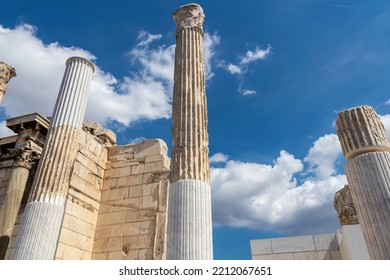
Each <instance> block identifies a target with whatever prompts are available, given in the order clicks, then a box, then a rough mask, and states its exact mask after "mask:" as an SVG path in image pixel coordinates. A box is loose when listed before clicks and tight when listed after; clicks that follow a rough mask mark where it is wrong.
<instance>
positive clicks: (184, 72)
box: [167, 4, 213, 260]
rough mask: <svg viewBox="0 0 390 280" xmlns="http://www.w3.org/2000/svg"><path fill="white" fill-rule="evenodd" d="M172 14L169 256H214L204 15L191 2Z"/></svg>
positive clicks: (181, 257)
mask: <svg viewBox="0 0 390 280" xmlns="http://www.w3.org/2000/svg"><path fill="white" fill-rule="evenodd" d="M173 17H174V20H175V22H176V52H175V71H174V89H173V109H172V138H173V147H172V159H171V177H170V180H171V182H172V183H171V186H170V192H169V208H168V244H167V258H168V259H187V260H189V259H212V257H213V253H212V226H211V225H212V223H211V198H210V185H209V181H210V165H209V159H208V133H207V103H206V89H205V69H204V55H203V29H202V26H203V21H204V13H203V10H202V8H201V7H200V6H199V5H197V4H189V5H185V6H182V7H180V8H179V9H178V10H177V11H176V12H175V13H174V14H173Z"/></svg>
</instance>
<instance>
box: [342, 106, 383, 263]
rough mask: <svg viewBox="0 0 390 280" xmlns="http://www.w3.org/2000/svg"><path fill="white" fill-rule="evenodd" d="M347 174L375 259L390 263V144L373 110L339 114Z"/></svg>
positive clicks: (351, 110) (354, 109)
mask: <svg viewBox="0 0 390 280" xmlns="http://www.w3.org/2000/svg"><path fill="white" fill-rule="evenodd" d="M336 126H337V132H338V135H339V140H340V144H341V147H342V150H343V153H344V156H345V157H346V159H347V163H346V164H345V173H346V175H347V179H348V183H349V186H350V190H351V195H352V200H353V202H354V204H355V207H356V211H357V215H358V217H359V222H360V225H361V227H362V231H363V235H364V239H365V241H366V245H367V249H368V252H369V254H370V257H371V259H390V143H389V141H388V139H387V135H386V131H385V129H384V126H383V124H382V123H381V121H380V119H379V117H378V116H377V114H376V113H375V111H374V109H372V108H371V107H369V106H362V107H358V108H353V109H349V110H346V111H344V112H341V113H339V115H338V119H337V122H336Z"/></svg>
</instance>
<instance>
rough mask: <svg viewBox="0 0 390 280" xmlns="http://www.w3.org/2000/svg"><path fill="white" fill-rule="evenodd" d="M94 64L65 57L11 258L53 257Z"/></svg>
mask: <svg viewBox="0 0 390 280" xmlns="http://www.w3.org/2000/svg"><path fill="white" fill-rule="evenodd" d="M93 71H94V66H93V65H92V63H91V62H89V61H88V60H86V59H84V58H81V57H72V58H69V59H68V60H67V62H66V69H65V73H64V77H63V80H62V84H61V87H60V91H59V94H58V98H57V102H56V105H55V108H54V112H53V117H52V120H51V123H50V128H49V132H48V136H47V138H46V141H45V146H44V149H43V151H42V159H41V161H40V162H39V165H38V168H37V172H36V175H35V178H34V182H33V187H32V191H31V194H30V198H29V202H28V203H27V206H26V209H25V212H24V215H23V220H22V224H21V228H20V230H19V233H18V237H17V240H16V244H15V248H14V250H13V254H12V259H53V258H54V255H55V250H56V247H57V242H58V238H59V234H60V231H61V226H62V219H63V216H64V213H65V203H66V196H67V192H68V189H69V183H70V177H71V170H72V166H73V163H74V160H75V158H76V154H77V151H78V145H79V138H80V130H81V127H82V122H83V119H84V115H85V110H86V105H87V98H88V90H89V85H90V82H91V78H92V73H93Z"/></svg>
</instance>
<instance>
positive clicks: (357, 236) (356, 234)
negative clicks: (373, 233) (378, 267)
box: [338, 224, 370, 260]
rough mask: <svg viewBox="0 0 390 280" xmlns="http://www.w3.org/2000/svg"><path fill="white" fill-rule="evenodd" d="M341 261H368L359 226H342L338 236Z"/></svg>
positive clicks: (368, 256) (368, 257)
mask: <svg viewBox="0 0 390 280" xmlns="http://www.w3.org/2000/svg"><path fill="white" fill-rule="evenodd" d="M338 237H339V238H338V239H339V243H340V245H339V246H340V254H341V257H342V259H343V260H369V259H370V255H369V254H368V250H367V246H366V242H365V241H364V236H363V232H362V230H361V227H360V225H359V224H357V225H346V226H342V228H341V231H340V234H339V235H338Z"/></svg>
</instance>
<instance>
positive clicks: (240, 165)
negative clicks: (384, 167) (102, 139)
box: [0, 0, 390, 259]
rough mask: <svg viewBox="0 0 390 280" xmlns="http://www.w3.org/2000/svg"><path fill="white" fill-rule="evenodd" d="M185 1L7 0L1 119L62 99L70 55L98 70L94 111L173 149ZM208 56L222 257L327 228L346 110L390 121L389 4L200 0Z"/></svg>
mask: <svg viewBox="0 0 390 280" xmlns="http://www.w3.org/2000/svg"><path fill="white" fill-rule="evenodd" d="M187 3H188V2H183V1H157V0H143V1H115V0H113V1H111V2H110V4H108V2H107V1H85V0H84V1H74V0H69V1H63V2H61V3H59V2H54V1H39V0H38V1H5V2H4V3H2V4H1V10H0V60H2V61H5V62H7V63H8V64H11V65H12V66H14V67H15V68H16V71H17V74H18V76H17V77H16V78H14V79H13V80H11V82H10V83H9V87H8V91H7V94H6V96H5V98H4V100H3V104H2V108H1V111H0V134H1V135H2V136H5V135H9V134H10V133H11V132H10V131H7V128H6V127H5V125H4V120H5V119H6V118H8V117H14V116H17V115H21V114H26V113H31V112H35V111H37V112H39V113H41V114H42V115H44V116H49V115H50V114H51V112H52V110H53V107H54V101H55V99H56V96H57V93H58V89H59V86H60V82H61V78H62V74H63V71H64V68H65V66H64V64H65V60H66V59H67V58H68V57H70V56H73V55H81V56H84V57H86V58H89V59H91V60H92V61H93V62H94V64H95V65H96V66H97V71H96V73H95V75H94V80H93V83H92V85H91V91H90V99H89V104H88V109H87V115H86V118H87V119H88V120H93V121H99V122H101V123H104V124H105V125H106V126H107V127H109V128H111V129H113V130H114V131H115V132H116V134H117V136H118V144H127V143H130V142H134V141H138V140H142V139H144V138H161V139H163V140H164V141H165V142H166V143H167V144H168V147H169V148H170V147H171V135H170V132H171V118H170V114H171V101H172V100H171V98H172V75H173V74H172V73H173V72H172V71H173V55H174V44H175V39H174V33H175V24H174V22H173V19H172V12H174V11H175V10H176V8H178V7H179V6H180V5H183V4H187ZM197 3H199V4H200V5H201V6H202V7H203V9H204V12H205V14H206V20H205V24H204V30H205V45H204V48H205V51H206V58H207V59H206V62H207V65H206V66H207V69H208V75H207V90H206V92H207V99H208V114H209V138H210V159H211V164H212V170H211V175H212V178H211V185H212V189H213V191H212V199H213V223H214V255H215V258H216V259H250V249H249V240H250V239H257V238H265V237H275V236H291V235H301V234H315V233H329V232H334V231H335V230H336V229H337V228H338V220H337V216H336V213H335V211H334V209H333V194H334V192H335V191H337V190H338V189H340V188H342V186H343V185H344V184H345V183H346V179H345V176H344V172H343V168H342V167H343V164H344V159H343V157H342V154H341V149H340V147H339V143H338V140H337V136H336V134H335V133H336V130H335V127H334V121H335V120H336V117H337V112H339V111H342V110H344V109H347V108H351V107H356V106H359V105H371V106H372V107H374V108H375V109H376V110H377V112H378V113H379V114H380V115H381V117H382V120H383V122H384V124H385V127H387V128H388V130H389V128H390V105H389V104H390V102H389V101H390V100H389V98H390V97H389V94H388V92H389V90H390V78H389V73H390V52H389V45H390V39H389V38H390V36H389V35H390V2H389V1H387V0H383V1H380V0H377V1H362V0H318V1H317V0H306V1H305V0H302V1H299V0H256V1H255V0H241V1H233V0H225V1H198V2H197Z"/></svg>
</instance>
